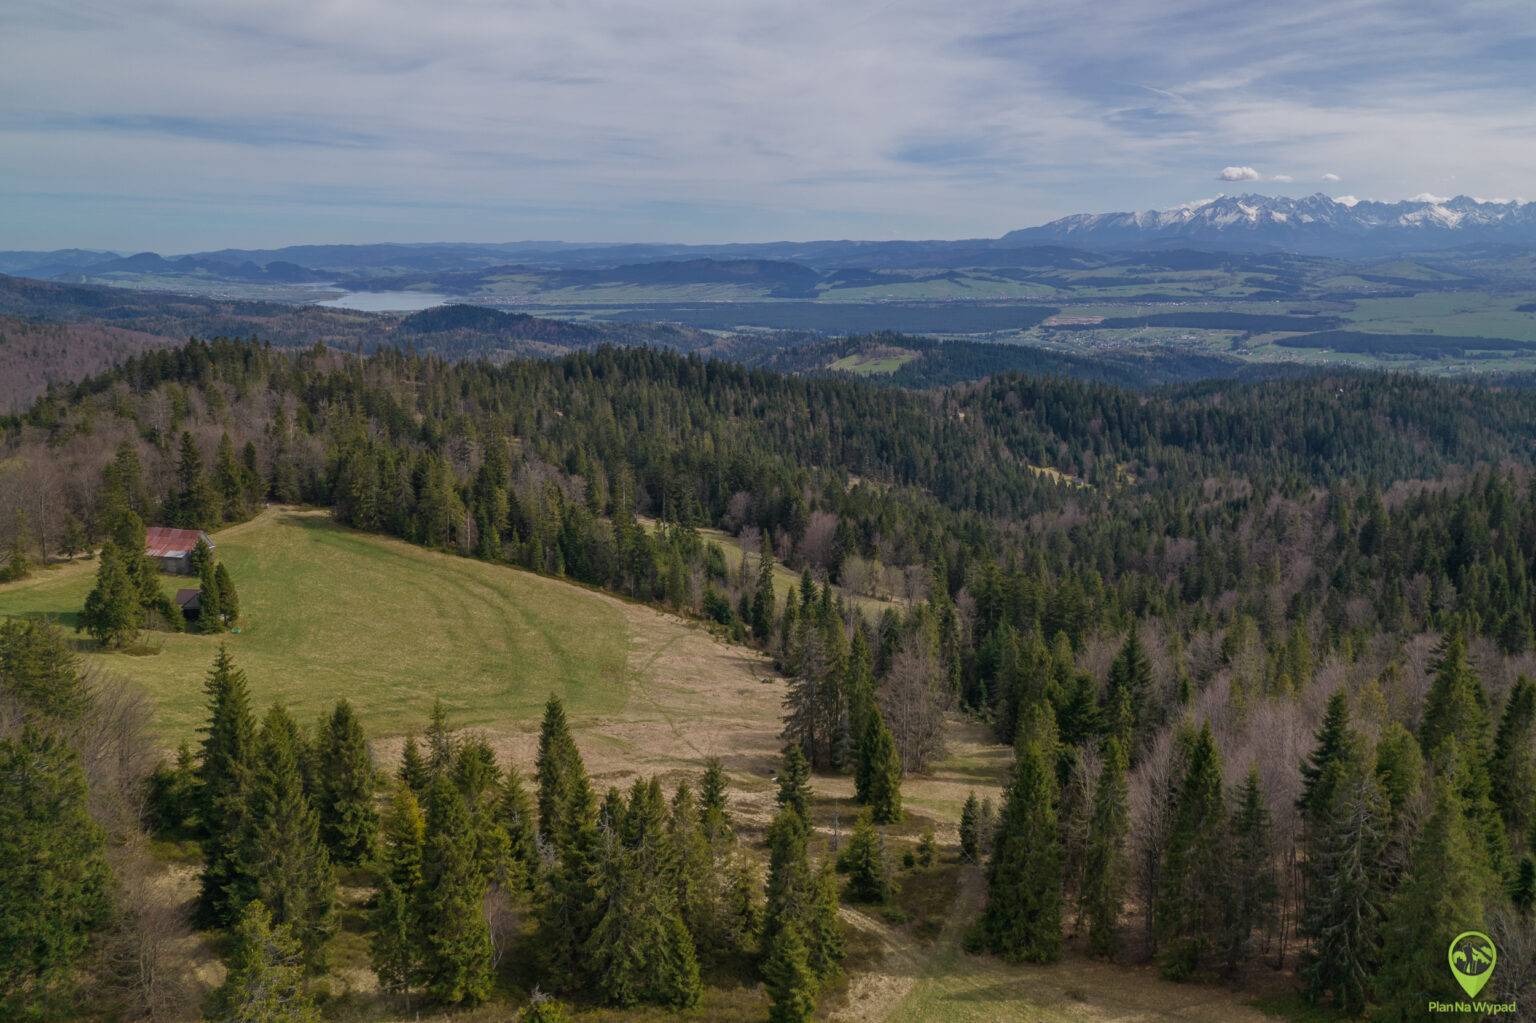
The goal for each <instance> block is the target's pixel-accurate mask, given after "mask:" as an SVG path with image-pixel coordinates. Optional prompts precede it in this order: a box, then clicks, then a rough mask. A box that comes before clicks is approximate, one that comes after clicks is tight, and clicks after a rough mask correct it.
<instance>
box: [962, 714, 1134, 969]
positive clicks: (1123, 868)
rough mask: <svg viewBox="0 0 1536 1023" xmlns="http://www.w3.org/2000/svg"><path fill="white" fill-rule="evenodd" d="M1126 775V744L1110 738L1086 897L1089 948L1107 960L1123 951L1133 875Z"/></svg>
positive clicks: (1091, 835)
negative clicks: (1129, 883)
mask: <svg viewBox="0 0 1536 1023" xmlns="http://www.w3.org/2000/svg"><path fill="white" fill-rule="evenodd" d="M1125 772H1126V756H1125V749H1124V747H1123V746H1122V745H1121V743H1120V740H1119V739H1116V738H1113V737H1111V738H1109V739H1106V740H1105V742H1104V763H1103V766H1102V767H1101V768H1100V769H1099V781H1098V785H1097V787H1096V788H1095V791H1094V797H1093V816H1092V818H1091V820H1090V822H1089V829H1088V855H1087V857H1086V858H1085V864H1084V868H1083V888H1082V893H1081V899H1082V903H1083V913H1084V915H1085V916H1086V917H1087V918H1088V947H1089V949H1090V950H1091V951H1092V952H1093V954H1094V955H1099V956H1106V957H1110V956H1113V955H1114V954H1115V952H1116V951H1117V950H1118V948H1119V939H1118V936H1117V931H1118V928H1119V925H1120V914H1121V912H1122V910H1123V909H1124V906H1125V888H1126V883H1127V880H1128V877H1129V871H1130V865H1129V862H1128V860H1127V858H1126V851H1125V842H1126V838H1127V836H1128V835H1129V834H1130V830H1131V825H1130V816H1131V811H1130V795H1129V791H1128V789H1127V786H1126V780H1125ZM973 798H974V797H973Z"/></svg>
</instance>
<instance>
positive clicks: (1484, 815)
mask: <svg viewBox="0 0 1536 1023" xmlns="http://www.w3.org/2000/svg"><path fill="white" fill-rule="evenodd" d="M1419 742H1420V745H1422V746H1423V749H1424V756H1425V759H1426V760H1428V761H1429V762H1430V763H1432V764H1434V765H1435V766H1436V767H1437V769H1441V770H1443V769H1444V768H1443V762H1445V761H1447V760H1448V759H1451V758H1452V757H1454V759H1455V760H1456V761H1457V764H1458V765H1459V766H1458V768H1457V770H1456V772H1455V774H1456V777H1457V779H1458V781H1459V783H1460V785H1461V793H1460V795H1461V801H1462V807H1463V809H1464V811H1465V812H1466V814H1467V818H1468V821H1469V822H1470V824H1471V825H1472V830H1473V832H1474V833H1475V834H1476V835H1478V836H1479V838H1480V839H1481V841H1480V846H1481V849H1482V854H1483V857H1484V859H1485V862H1486V865H1487V866H1488V868H1489V869H1491V870H1492V871H1494V872H1495V873H1496V874H1499V875H1500V876H1507V875H1508V873H1509V872H1510V851H1509V838H1508V835H1507V833H1506V832H1505V830H1504V821H1503V818H1502V817H1501V816H1500V815H1499V811H1498V808H1497V807H1496V806H1495V804H1494V801H1493V779H1492V777H1491V776H1490V772H1489V763H1490V760H1492V758H1493V756H1494V748H1493V741H1492V737H1491V735H1490V724H1489V717H1488V696H1487V694H1486V693H1485V692H1484V691H1483V684H1482V681H1481V680H1480V679H1479V678H1478V677H1477V674H1476V673H1475V672H1474V671H1473V670H1472V667H1471V665H1470V664H1469V663H1468V661H1467V647H1466V639H1465V637H1464V636H1463V635H1462V633H1461V631H1460V630H1459V629H1453V630H1452V631H1451V632H1450V633H1449V634H1447V636H1446V637H1445V640H1444V641H1443V642H1442V644H1441V649H1440V651H1439V657H1438V659H1437V661H1436V664H1435V677H1434V679H1433V681H1432V682H1431V683H1430V689H1429V695H1428V696H1427V697H1425V700H1424V716H1423V720H1422V721H1421V722H1420V725H1419Z"/></svg>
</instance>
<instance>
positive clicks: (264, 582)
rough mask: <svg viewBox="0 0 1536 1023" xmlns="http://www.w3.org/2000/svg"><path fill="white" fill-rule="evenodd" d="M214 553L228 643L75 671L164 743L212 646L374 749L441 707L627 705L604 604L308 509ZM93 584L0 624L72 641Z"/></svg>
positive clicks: (275, 517)
mask: <svg viewBox="0 0 1536 1023" xmlns="http://www.w3.org/2000/svg"><path fill="white" fill-rule="evenodd" d="M214 539H215V541H216V543H217V544H218V553H219V557H220V558H221V559H222V560H223V561H224V562H225V564H226V565H228V567H229V570H230V573H231V575H232V576H233V578H234V581H235V586H236V587H237V589H238V590H239V593H240V606H241V615H242V619H243V621H242V625H241V631H240V633H239V634H238V635H234V634H231V635H228V636H225V637H222V638H221V637H215V636H201V635H172V634H168V633H159V632H146V633H144V634H143V639H144V641H145V644H146V645H148V646H150V647H159V653H155V654H144V655H138V654H126V653H117V652H101V651H99V650H97V649H96V648H95V646H94V644H92V643H90V642H89V641H88V640H87V639H86V638H85V637H81V641H80V647H81V650H82V655H83V658H84V660H85V661H86V663H87V664H89V665H92V666H95V667H97V668H100V669H102V670H104V671H107V672H110V673H111V674H113V675H117V676H121V677H123V678H126V679H130V680H132V681H133V682H135V683H137V684H139V685H140V686H142V687H143V688H144V690H145V691H146V692H147V693H148V695H149V696H150V697H151V698H152V699H153V700H154V702H155V717H154V726H153V727H154V731H155V734H156V736H157V737H158V738H159V739H160V740H162V741H164V742H165V743H167V744H170V745H174V744H175V743H176V742H179V741H180V740H181V739H183V738H191V737H193V735H194V730H195V729H196V727H197V726H198V724H199V723H200V722H201V721H202V719H203V717H204V705H203V694H202V682H203V677H204V675H205V674H206V672H207V670H208V665H209V664H210V662H211V661H212V660H213V657H214V654H215V652H216V651H217V649H218V645H219V643H220V642H226V643H228V644H229V648H230V650H231V652H232V653H233V654H234V656H235V660H236V662H237V663H238V664H239V666H240V667H241V668H243V669H244V670H245V672H246V675H247V676H248V677H249V679H250V683H251V691H252V696H253V698H254V701H255V703H256V706H257V708H258V710H260V709H261V708H264V707H265V706H267V705H268V704H270V703H272V702H273V701H279V700H280V701H282V702H284V703H286V704H287V705H288V706H289V708H290V709H291V710H293V711H294V712H295V713H296V714H297V715H298V717H299V719H300V720H301V721H309V720H313V719H314V718H315V717H317V716H318V715H319V714H320V713H321V712H322V711H323V710H325V709H327V708H328V707H329V706H331V705H332V704H334V702H335V701H336V700H337V699H338V698H340V697H342V696H346V697H348V698H349V699H351V700H353V701H354V703H355V704H356V705H357V707H358V709H359V711H360V712H361V713H362V715H363V718H364V721H365V724H366V726H367V728H368V731H369V733H370V734H371V735H374V736H380V735H391V734H400V733H402V732H405V731H408V730H418V729H420V728H421V727H422V725H423V723H424V721H425V719H426V715H427V713H428V711H429V709H430V708H431V705H432V701H433V699H434V698H435V697H438V696H441V697H442V699H443V702H444V703H445V705H446V706H447V707H448V709H449V711H450V712H451V714H452V718H453V720H454V722H455V723H456V724H458V725H460V726H466V727H480V726H485V725H490V724H492V723H496V724H499V725H502V726H503V727H504V726H506V725H507V724H509V723H512V722H519V721H526V722H529V723H533V722H536V721H537V718H538V715H539V713H540V711H541V710H542V707H543V704H544V701H545V700H546V699H547V698H548V696H549V694H550V693H551V692H554V693H556V694H558V695H560V696H561V697H562V698H563V699H564V700H565V702H566V704H567V706H568V707H569V708H570V709H571V711H572V712H573V713H575V714H608V713H613V712H616V711H618V710H620V709H622V708H623V707H624V704H625V701H626V699H627V697H628V692H629V685H630V680H629V679H628V678H627V676H626V669H625V657H626V650H627V645H628V627H627V626H626V624H625V618H624V614H623V609H622V607H621V606H620V605H618V603H617V602H616V601H614V600H613V599H611V598H608V597H604V596H602V595H600V594H596V593H592V592H590V591H588V590H584V589H582V588H580V587H576V586H572V585H570V584H568V583H563V582H560V581H558V580H554V579H546V578H542V577H540V576H536V575H533V574H531V573H527V572H522V571H518V570H516V569H511V568H504V567H500V566H496V565H488V564H484V563H482V562H477V561H472V560H469V559H466V558H458V557H454V556H452V555H448V554H440V553H436V552H432V551H427V550H423V549H421V548H418V547H413V546H410V545H408V544H404V543H400V542H398V541H394V540H389V539H386V538H383V537H377V536H369V535H365V534H361V533H356V532H353V531H351V530H348V529H344V528H341V527H339V526H337V525H335V524H334V523H333V522H332V521H331V519H330V517H329V516H328V515H327V514H325V513H323V512H317V511H295V510H285V509H272V510H269V511H267V512H265V513H263V514H262V515H261V516H260V517H258V518H257V519H255V520H253V521H251V522H248V523H245V524H243V525H240V526H235V527H233V528H231V529H228V530H225V531H223V532H221V533H218V534H216V535H215V537H214ZM94 572H95V563H94V562H77V563H75V564H72V565H66V566H62V567H57V568H54V569H51V570H47V571H41V572H38V573H36V574H35V575H34V576H33V577H32V578H31V579H28V580H25V581H23V582H20V583H14V584H11V585H8V586H4V587H0V615H24V616H27V617H49V618H54V619H56V620H57V621H58V622H59V623H60V624H61V625H63V626H65V627H66V628H70V629H72V628H73V627H74V624H75V620H76V617H77V614H78V611H79V608H80V606H81V604H82V603H83V602H84V600H85V595H86V593H87V592H88V591H89V590H90V588H91V585H92V581H93V578H94ZM164 582H165V586H166V589H167V590H168V591H169V590H174V589H175V588H176V586H177V585H178V584H185V583H186V580H185V579H178V578H176V577H172V576H165V577H164Z"/></svg>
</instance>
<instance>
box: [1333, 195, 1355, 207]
mask: <svg viewBox="0 0 1536 1023" xmlns="http://www.w3.org/2000/svg"><path fill="white" fill-rule="evenodd" d="M1333 201H1334V202H1336V203H1338V204H1339V205H1340V206H1354V205H1355V204H1356V203H1358V202H1359V201H1360V200H1359V199H1357V198H1355V197H1354V196H1352V195H1336V196H1334V197H1333Z"/></svg>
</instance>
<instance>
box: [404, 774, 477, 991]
mask: <svg viewBox="0 0 1536 1023" xmlns="http://www.w3.org/2000/svg"><path fill="white" fill-rule="evenodd" d="M421 873H422V881H421V888H420V896H419V900H420V901H419V910H418V917H417V919H418V922H419V927H420V932H419V933H420V936H421V943H422V975H423V977H424V979H425V983H426V989H427V995H428V996H429V997H430V998H431V999H432V1000H433V1001H435V1002H437V1003H439V1004H443V1005H476V1004H479V1003H480V1002H482V1001H484V1000H485V998H486V996H487V995H489V994H490V991H491V955H492V952H491V932H490V928H489V927H488V926H487V924H486V920H485V913H484V911H483V908H482V905H481V904H482V902H483V900H484V899H485V891H486V886H485V879H484V877H483V876H482V874H481V873H480V869H479V867H478V866H477V865H476V864H475V844H474V834H473V833H472V832H471V830H470V820H469V812H468V810H467V809H466V808H465V806H464V797H463V795H462V794H460V792H459V789H458V787H457V786H456V785H454V784H453V782H452V780H451V779H449V778H448V777H447V776H446V775H439V776H438V777H437V778H436V780H434V781H433V782H432V788H431V790H430V792H429V796H428V802H427V840H426V845H425V848H424V852H423V856H422V869H421Z"/></svg>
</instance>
